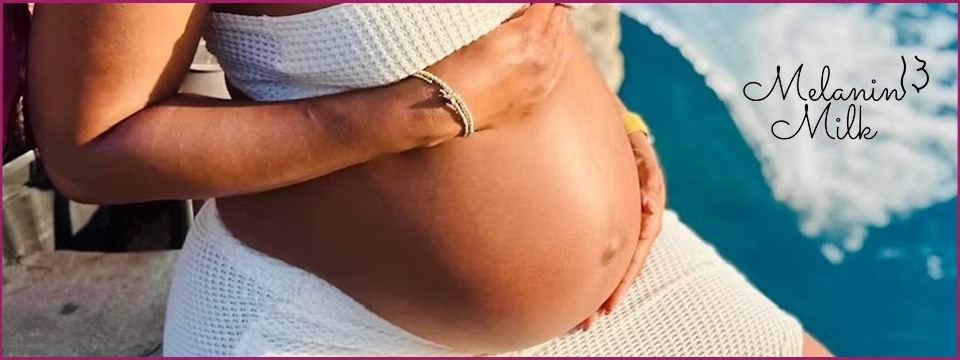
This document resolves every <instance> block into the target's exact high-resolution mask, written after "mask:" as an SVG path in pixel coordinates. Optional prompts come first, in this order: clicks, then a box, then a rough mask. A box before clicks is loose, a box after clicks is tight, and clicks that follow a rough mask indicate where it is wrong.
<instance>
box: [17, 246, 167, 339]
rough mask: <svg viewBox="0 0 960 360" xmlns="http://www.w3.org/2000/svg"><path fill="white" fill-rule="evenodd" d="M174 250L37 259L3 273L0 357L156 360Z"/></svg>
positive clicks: (52, 255)
mask: <svg viewBox="0 0 960 360" xmlns="http://www.w3.org/2000/svg"><path fill="white" fill-rule="evenodd" d="M176 255H177V252H176V251H159V252H143V253H111V254H106V253H89V252H71V251H56V252H41V253H37V254H34V255H31V256H28V257H26V258H23V259H21V261H20V262H19V263H18V264H13V265H6V266H4V267H3V356H155V355H159V353H160V347H161V344H162V339H163V320H164V311H165V307H166V302H167V294H168V291H169V288H170V280H171V275H172V269H173V263H174V261H175V260H176Z"/></svg>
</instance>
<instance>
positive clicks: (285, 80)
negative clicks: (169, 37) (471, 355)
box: [164, 4, 803, 356]
mask: <svg viewBox="0 0 960 360" xmlns="http://www.w3.org/2000/svg"><path fill="white" fill-rule="evenodd" d="M519 6H520V4H345V5H337V6H334V7H330V8H327V9H323V10H319V11H315V12H309V13H305V14H300V15H294V16H284V17H265V16H261V17H253V16H239V15H229V14H213V15H211V17H210V19H209V20H210V21H209V26H208V28H207V30H206V32H205V37H206V39H207V46H208V48H209V49H210V51H211V52H212V53H214V54H215V55H216V56H217V57H218V59H219V61H220V63H221V65H222V67H223V68H224V71H225V73H226V75H227V76H228V78H229V79H230V80H231V82H232V83H233V84H234V85H235V86H236V87H237V88H239V89H240V90H241V91H244V92H245V93H246V94H248V95H249V96H251V97H252V98H254V99H257V100H290V99H299V98H305V97H311V96H320V95H326V94H333V93H337V92H342V91H347V90H352V89H360V88H366V87H371V86H378V85H384V84H388V83H391V82H393V81H396V80H399V79H402V78H404V77H406V76H409V75H410V74H412V73H414V72H416V71H417V70H420V69H423V68H425V67H427V66H429V65H431V64H433V63H434V62H436V61H439V60H440V59H442V58H443V57H445V56H446V55H448V54H450V53H452V52H453V51H455V50H456V49H458V48H460V47H462V46H464V45H466V44H468V43H470V42H471V41H473V40H475V39H477V38H479V37H480V36H481V35H482V34H485V33H486V32H489V31H490V30H492V29H493V28H494V27H496V26H497V25H498V24H500V23H501V22H502V21H503V20H504V19H506V18H507V17H508V16H509V15H510V14H512V13H513V12H514V11H515V10H517V9H518V8H519ZM802 334H803V332H802V329H801V327H800V324H799V323H798V322H797V321H796V320H795V319H794V318H793V317H791V316H790V315H788V314H786V313H784V312H783V311H782V310H780V309H779V308H778V307H777V306H776V305H774V304H773V303H772V302H771V301H770V300H769V299H767V298H766V297H764V296H763V295H762V294H761V293H760V292H758V291H757V290H756V289H755V288H754V287H753V286H751V285H750V284H749V283H748V282H747V281H746V279H744V278H743V276H741V275H740V274H739V273H738V272H737V271H736V270H735V269H734V268H733V267H731V266H730V265H728V264H727V263H726V262H725V261H724V260H723V259H722V258H721V257H720V256H719V255H718V254H717V253H716V252H715V251H714V250H713V248H712V247H710V246H709V245H707V244H706V243H704V242H703V240H701V239H700V238H699V237H698V236H697V235H696V234H694V233H693V232H692V231H690V230H689V229H688V228H687V227H686V226H684V225H683V224H682V223H681V222H680V221H679V220H678V219H677V217H676V215H675V214H673V213H672V212H667V214H666V217H665V219H664V223H663V230H662V233H661V235H660V237H659V239H657V241H656V243H655V245H654V247H653V250H652V253H651V254H650V256H649V258H648V260H647V262H646V265H645V267H644V269H643V273H642V275H641V277H640V278H639V280H638V282H637V283H636V284H635V285H634V286H633V287H632V289H631V290H630V292H629V294H628V296H627V298H626V299H625V301H624V303H623V304H621V305H620V306H619V307H618V309H617V310H616V311H615V312H614V313H613V314H612V315H611V316H608V317H605V318H602V319H601V320H600V322H599V323H598V324H597V325H596V326H595V327H594V328H593V329H591V330H590V331H588V332H581V333H576V334H572V335H566V336H561V337H559V338H557V339H554V340H551V341H548V342H546V343H544V344H542V345H540V346H537V347H534V348H531V349H526V350H523V351H519V352H516V353H511V354H504V355H534V356H597V355H606V356H776V355H782V356H790V355H800V352H801V347H802ZM164 355H166V356H230V355H238V356H239V355H245V356H256V355H303V356H326V355H342V356H349V355H366V356H375V355H419V356H434V355H439V356H443V355H464V354H456V353H455V352H453V351H451V350H450V349H447V348H445V347H443V346H440V345H437V344H434V343H431V342H430V341H427V340H424V339H420V338H418V337H417V336H415V335H413V334H410V333H408V332H406V331H404V330H402V329H400V328H398V327H396V326H394V325H392V324H390V323H389V322H387V321H385V320H383V319H382V318H379V317H378V316H377V315H375V314H373V313H372V312H370V311H368V310H367V309H366V308H364V307H363V305H361V304H359V303H357V302H356V301H354V300H353V299H352V298H350V297H349V296H347V295H346V294H344V293H343V292H341V291H340V290H338V289H337V288H336V287H334V286H332V285H330V284H329V283H327V282H326V281H324V280H323V279H321V278H318V277H316V276H314V275H312V274H310V273H307V272H305V271H303V270H301V269H298V268H296V267H292V266H290V265H288V264H286V263H284V262H282V261H280V260H277V259H274V258H271V257H268V256H266V255H264V254H262V253H259V252H257V251H254V250H252V249H250V248H248V247H246V246H244V245H243V244H242V243H240V242H239V241H238V240H237V239H235V238H234V237H233V236H232V235H231V234H230V233H229V231H227V230H226V229H225V228H224V225H223V224H222V222H221V221H220V218H219V214H218V213H217V209H216V201H215V200H211V201H208V202H207V203H206V204H205V205H204V207H203V209H202V210H201V211H200V213H199V215H198V216H197V219H196V222H195V225H194V227H193V228H192V229H191V230H190V233H189V235H188V237H187V241H186V244H185V245H184V248H183V250H182V252H181V254H180V258H179V260H178V263H177V265H176V269H175V275H174V280H173V287H172V289H171V294H170V300H169V303H168V306H167V319H166V325H165V329H164Z"/></svg>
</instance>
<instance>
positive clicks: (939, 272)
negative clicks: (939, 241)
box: [927, 255, 943, 280]
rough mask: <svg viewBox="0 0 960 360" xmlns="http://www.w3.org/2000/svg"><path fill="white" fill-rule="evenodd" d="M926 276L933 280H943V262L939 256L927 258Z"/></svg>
mask: <svg viewBox="0 0 960 360" xmlns="http://www.w3.org/2000/svg"><path fill="white" fill-rule="evenodd" d="M927 275H928V276H930V278H931V279H934V280H940V279H943V261H941V260H940V257H939V256H936V255H930V256H927Z"/></svg>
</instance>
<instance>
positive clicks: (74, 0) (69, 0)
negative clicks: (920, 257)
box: [0, 0, 960, 359]
mask: <svg viewBox="0 0 960 360" xmlns="http://www.w3.org/2000/svg"><path fill="white" fill-rule="evenodd" d="M4 2H6V1H4ZM11 2H13V1H11ZM50 2H54V1H40V3H50ZM56 2H63V3H97V2H98V1H83V0H62V1H56ZM140 2H158V3H159V2H180V1H154V0H144V1H140ZM218 2H227V1H210V3H218ZM230 2H241V3H243V2H247V3H253V2H262V1H251V0H238V1H230ZM284 2H291V3H296V2H310V3H324V2H327V1H303V0H287V1H284ZM358 2H375V1H358ZM394 2H401V1H394ZM403 2H411V1H403ZM424 2H441V1H424ZM475 2H491V1H475ZM508 2H509V1H508ZM643 2H646V1H643ZM650 2H653V1H650ZM658 2H660V3H713V2H720V1H689V0H687V1H658ZM904 2H908V3H930V2H926V1H904ZM941 2H942V1H941ZM722 3H770V1H757V0H738V1H724V2H722ZM782 3H837V2H833V1H782ZM849 3H869V2H866V1H850V2H849ZM2 12H3V10H2V9H0V15H2ZM2 54H3V50H2V49H0V55H2ZM958 61H960V57H958ZM958 80H960V78H958ZM0 81H2V79H0ZM0 96H2V89H0ZM958 101H960V96H958ZM958 136H960V132H958ZM0 178H2V175H0ZM957 185H958V187H960V179H958V183H957ZM2 210H3V204H2V203H0V211H2ZM958 211H960V206H958ZM958 222H960V216H958ZM2 226H3V225H2V224H0V230H2ZM0 240H2V234H0ZM958 244H960V239H958ZM0 247H2V243H0ZM0 275H2V269H0ZM958 295H960V291H958ZM0 314H2V310H0ZM957 320H958V322H960V317H958V319H957ZM2 325H3V322H2V319H0V332H2ZM0 346H2V340H0ZM957 350H958V354H960V347H958V349H957ZM371 359H372V358H371ZM909 359H914V358H909Z"/></svg>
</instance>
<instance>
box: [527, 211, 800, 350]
mask: <svg viewBox="0 0 960 360" xmlns="http://www.w3.org/2000/svg"><path fill="white" fill-rule="evenodd" d="M666 215H667V216H665V218H664V227H663V231H662V233H661V235H660V237H659V238H658V239H657V242H656V243H655V245H654V247H653V250H652V252H651V255H650V258H649V259H648V260H647V263H646V265H645V267H644V269H643V272H642V273H641V275H640V278H639V279H638V281H637V283H636V284H635V285H634V287H633V288H632V289H631V291H630V293H629V294H628V295H627V298H626V299H625V300H624V302H623V303H622V304H621V305H620V306H619V307H618V308H617V309H616V310H615V311H614V313H613V314H611V315H609V316H607V317H604V318H602V319H600V321H599V323H598V324H597V325H595V327H594V328H593V329H591V330H590V331H587V332H579V333H575V334H571V335H566V336H563V337H560V338H558V339H555V340H552V341H550V342H547V343H545V344H543V345H541V346H539V347H536V348H533V349H528V350H526V351H522V352H521V354H520V355H532V356H799V355H800V354H801V349H802V347H803V330H802V328H801V326H800V324H799V322H797V320H796V319H795V318H793V317H792V316H790V315H789V314H787V313H785V312H784V311H783V310H781V309H780V308H779V307H777V305H776V304H774V303H773V302H772V301H770V300H769V299H768V298H767V297H766V296H764V295H763V294H761V293H760V292H759V291H758V290H757V289H756V288H754V287H753V286H752V285H751V284H750V283H749V282H748V281H747V280H746V279H745V278H744V277H743V276H742V275H741V274H740V273H739V272H737V270H736V269H734V268H733V267H732V266H731V265H729V264H728V263H727V262H726V261H724V260H723V258H721V257H720V256H719V254H717V252H716V251H715V250H714V249H713V248H712V247H711V246H710V245H708V244H706V243H705V242H703V240H701V239H700V238H699V237H698V236H697V235H696V234H695V233H693V232H692V231H691V230H690V229H689V228H687V227H686V226H685V225H683V224H682V223H681V222H680V221H679V219H677V217H676V214H674V213H672V212H668V213H667V214H666Z"/></svg>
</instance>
